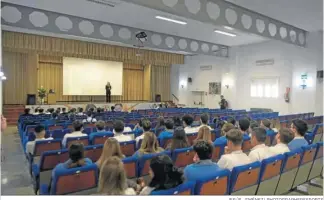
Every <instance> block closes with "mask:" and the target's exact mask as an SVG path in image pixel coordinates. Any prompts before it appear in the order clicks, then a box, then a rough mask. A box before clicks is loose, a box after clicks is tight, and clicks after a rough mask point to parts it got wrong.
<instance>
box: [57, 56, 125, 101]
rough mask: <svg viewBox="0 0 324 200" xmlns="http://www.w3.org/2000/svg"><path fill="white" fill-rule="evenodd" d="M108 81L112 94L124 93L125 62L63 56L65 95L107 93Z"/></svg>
mask: <svg viewBox="0 0 324 200" xmlns="http://www.w3.org/2000/svg"><path fill="white" fill-rule="evenodd" d="M107 82H110V84H111V86H112V90H111V95H122V91H123V88H122V87H123V63H121V62H113V61H104V60H89V59H81V58H68V57H64V58H63V95H90V96H96V95H106V90H105V86H106V84H107Z"/></svg>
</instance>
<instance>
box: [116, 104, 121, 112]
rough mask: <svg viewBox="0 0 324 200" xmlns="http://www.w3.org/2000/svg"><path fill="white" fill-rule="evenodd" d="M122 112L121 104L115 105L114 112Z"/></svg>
mask: <svg viewBox="0 0 324 200" xmlns="http://www.w3.org/2000/svg"><path fill="white" fill-rule="evenodd" d="M122 111H123V104H121V103H117V104H116V105H115V112H122Z"/></svg>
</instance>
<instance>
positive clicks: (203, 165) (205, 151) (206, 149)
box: [184, 140, 219, 181]
mask: <svg viewBox="0 0 324 200" xmlns="http://www.w3.org/2000/svg"><path fill="white" fill-rule="evenodd" d="M193 149H194V151H195V152H196V154H195V157H194V162H195V163H194V164H191V165H188V166H186V167H185V168H184V176H185V179H186V181H197V180H200V179H202V178H205V177H210V176H211V175H213V174H214V173H215V172H216V171H218V170H219V167H218V165H217V164H216V163H214V162H213V161H212V160H211V159H212V155H213V149H214V147H213V145H212V144H210V143H209V142H206V141H204V140H198V141H197V142H196V144H195V145H194V146H193Z"/></svg>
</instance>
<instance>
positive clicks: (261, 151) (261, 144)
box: [249, 127, 275, 162]
mask: <svg viewBox="0 0 324 200" xmlns="http://www.w3.org/2000/svg"><path fill="white" fill-rule="evenodd" d="M266 139H267V131H266V130H265V129H264V128H259V127H257V128H254V129H252V138H251V144H252V146H253V148H252V149H251V151H250V153H249V157H250V159H251V161H252V162H255V161H260V162H261V161H262V160H263V159H266V158H269V157H271V156H274V155H275V154H274V153H273V152H272V151H270V150H269V147H268V146H266V145H265V141H266Z"/></svg>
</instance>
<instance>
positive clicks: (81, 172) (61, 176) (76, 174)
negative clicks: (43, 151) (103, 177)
mask: <svg viewBox="0 0 324 200" xmlns="http://www.w3.org/2000/svg"><path fill="white" fill-rule="evenodd" d="M97 183H98V168H97V166H96V165H95V164H91V165H87V166H83V167H78V168H71V169H62V170H56V171H55V172H54V174H53V180H52V184H51V191H50V194H51V195H63V194H70V193H75V192H79V191H83V190H87V189H92V188H95V187H97Z"/></svg>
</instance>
